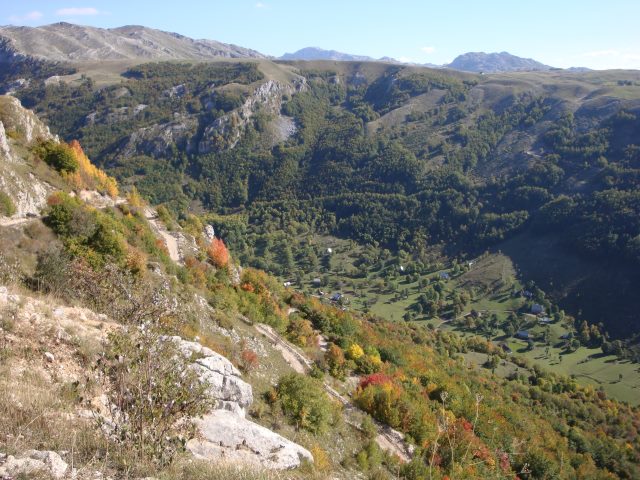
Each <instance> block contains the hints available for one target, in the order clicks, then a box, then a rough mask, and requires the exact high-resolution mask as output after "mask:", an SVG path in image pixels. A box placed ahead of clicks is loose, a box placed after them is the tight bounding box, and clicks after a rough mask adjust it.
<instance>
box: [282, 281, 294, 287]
mask: <svg viewBox="0 0 640 480" xmlns="http://www.w3.org/2000/svg"><path fill="white" fill-rule="evenodd" d="M282 285H284V288H289V287H290V286H291V285H293V284H292V283H291V282H284V283H283V284H282Z"/></svg>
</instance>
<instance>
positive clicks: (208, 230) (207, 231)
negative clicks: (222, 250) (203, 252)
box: [204, 225, 216, 242]
mask: <svg viewBox="0 0 640 480" xmlns="http://www.w3.org/2000/svg"><path fill="white" fill-rule="evenodd" d="M204 238H205V239H206V240H207V241H208V242H211V241H212V240H213V239H214V238H216V231H215V230H214V229H213V225H207V226H206V227H204Z"/></svg>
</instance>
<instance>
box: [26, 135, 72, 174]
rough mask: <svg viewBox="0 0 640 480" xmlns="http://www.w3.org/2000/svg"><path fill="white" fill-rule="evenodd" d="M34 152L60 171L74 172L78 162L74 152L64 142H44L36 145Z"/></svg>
mask: <svg viewBox="0 0 640 480" xmlns="http://www.w3.org/2000/svg"><path fill="white" fill-rule="evenodd" d="M36 153H37V154H38V155H39V156H40V157H41V158H42V159H43V160H44V161H45V162H46V163H47V165H49V166H50V167H52V168H54V169H55V170H57V171H58V172H60V173H75V172H77V171H78V168H79V164H78V159H77V158H76V154H75V152H74V151H73V149H71V147H69V146H68V145H66V144H64V143H55V142H52V141H49V142H44V143H42V144H41V145H40V147H38V149H37V150H36Z"/></svg>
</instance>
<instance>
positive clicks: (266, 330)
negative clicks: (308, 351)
mask: <svg viewBox="0 0 640 480" xmlns="http://www.w3.org/2000/svg"><path fill="white" fill-rule="evenodd" d="M255 327H256V330H258V332H260V333H261V334H263V335H264V336H265V337H267V338H268V339H269V340H270V341H271V343H272V345H273V347H274V348H275V349H276V350H278V351H279V352H280V353H281V354H282V357H283V358H284V359H285V361H286V362H287V363H288V364H289V366H290V367H291V368H293V369H294V370H295V371H296V372H298V373H303V374H304V373H307V371H308V370H309V369H310V368H311V361H310V360H309V359H308V358H307V357H305V356H304V355H303V354H302V352H300V351H298V350H297V349H296V347H294V346H293V345H291V344H290V343H289V342H286V341H285V340H283V339H282V337H280V335H278V334H277V333H276V331H275V330H274V329H273V328H271V327H270V326H268V325H263V324H260V323H257V324H256V325H255Z"/></svg>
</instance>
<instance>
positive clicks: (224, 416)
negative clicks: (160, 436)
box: [164, 337, 313, 470]
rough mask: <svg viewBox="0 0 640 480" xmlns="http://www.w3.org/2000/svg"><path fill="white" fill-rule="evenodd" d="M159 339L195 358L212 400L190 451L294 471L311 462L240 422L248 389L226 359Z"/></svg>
mask: <svg viewBox="0 0 640 480" xmlns="http://www.w3.org/2000/svg"><path fill="white" fill-rule="evenodd" d="M164 339H165V340H169V341H172V342H174V343H175V344H176V345H177V347H178V349H179V350H180V352H181V354H182V355H184V356H185V357H187V358H194V359H195V360H194V361H193V363H192V368H194V369H195V371H196V372H197V373H198V375H199V377H200V379H201V380H203V381H206V382H207V383H208V384H209V391H208V393H209V395H211V397H212V398H213V399H215V400H216V402H215V409H214V410H212V411H210V412H209V413H208V414H206V415H205V416H204V417H202V418H200V419H197V420H196V425H197V427H198V430H199V435H198V437H197V438H195V439H193V440H191V441H189V442H188V443H187V449H188V450H189V451H190V452H191V453H193V454H194V455H195V456H196V457H198V458H201V459H204V460H211V461H213V462H216V463H219V462H221V461H222V462H225V461H229V462H233V463H234V464H237V463H241V464H246V465H250V466H254V467H259V468H267V469H280V470H281V469H289V468H295V467H298V466H300V463H301V462H302V461H303V460H307V461H310V462H313V456H312V455H311V453H310V452H309V451H308V450H306V449H305V448H303V447H301V446H300V445H298V444H296V443H294V442H292V441H290V440H287V439H286V438H284V437H282V436H281V435H278V434H277V433H275V432H272V431H271V430H269V429H268V428H265V427H262V426H260V425H258V424H255V423H253V422H251V421H250V420H247V419H246V418H245V411H246V408H247V407H248V406H249V405H251V403H252V402H253V390H252V388H251V385H249V384H248V383H246V382H245V381H244V380H242V379H241V378H240V376H241V374H240V372H239V371H238V369H237V368H236V367H234V366H233V364H232V363H231V362H230V361H229V360H227V359H226V358H225V357H223V356H222V355H219V354H218V353H216V352H214V351H213V350H211V349H209V348H207V347H204V346H202V345H200V344H199V343H197V342H189V341H186V340H183V339H182V338H180V337H164Z"/></svg>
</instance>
